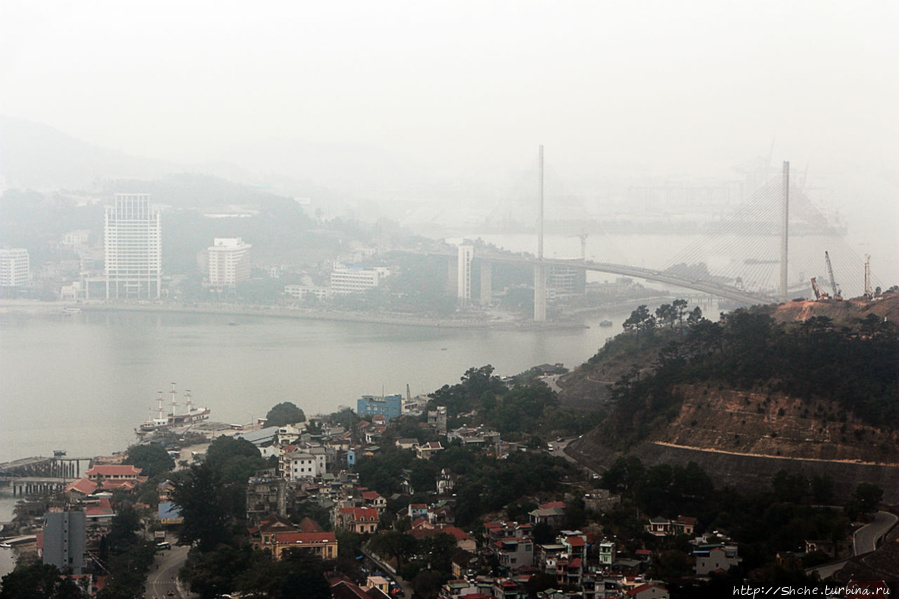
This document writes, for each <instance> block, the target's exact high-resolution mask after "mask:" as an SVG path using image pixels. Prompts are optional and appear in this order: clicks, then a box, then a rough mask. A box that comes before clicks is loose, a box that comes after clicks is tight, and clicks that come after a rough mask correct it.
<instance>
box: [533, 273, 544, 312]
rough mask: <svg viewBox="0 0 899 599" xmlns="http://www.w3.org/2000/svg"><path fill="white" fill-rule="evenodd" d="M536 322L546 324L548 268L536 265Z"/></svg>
mask: <svg viewBox="0 0 899 599" xmlns="http://www.w3.org/2000/svg"><path fill="white" fill-rule="evenodd" d="M534 322H546V266H544V265H543V263H542V262H538V263H537V264H536V265H534Z"/></svg>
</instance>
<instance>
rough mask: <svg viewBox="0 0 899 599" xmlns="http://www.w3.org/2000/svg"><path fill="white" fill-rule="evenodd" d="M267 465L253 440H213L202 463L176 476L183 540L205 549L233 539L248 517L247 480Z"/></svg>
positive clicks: (209, 549)
mask: <svg viewBox="0 0 899 599" xmlns="http://www.w3.org/2000/svg"><path fill="white" fill-rule="evenodd" d="M263 466H264V461H263V460H262V457H261V456H260V454H259V450H258V449H256V447H255V446H254V445H253V444H252V443H250V442H249V441H246V440H244V439H234V438H233V437H219V438H218V439H216V440H215V441H213V442H212V443H211V444H210V445H209V449H208V450H207V451H206V459H205V460H204V461H203V462H202V463H200V464H194V465H193V466H191V467H190V469H189V470H187V471H185V472H179V473H178V474H177V476H175V477H173V478H174V482H175V487H174V490H173V492H172V501H174V502H175V504H177V505H178V507H179V508H180V510H181V516H182V517H183V518H184V523H183V524H182V526H181V529H180V531H179V537H180V540H181V541H182V542H184V543H197V546H198V547H199V548H200V550H201V551H211V550H213V549H215V548H216V547H217V546H218V545H219V544H221V543H230V542H232V541H233V536H234V535H233V533H232V527H233V526H234V525H235V524H237V523H240V522H243V520H244V519H245V518H246V502H247V499H246V492H247V481H248V480H249V478H250V476H251V475H252V474H253V473H254V472H255V471H256V470H259V469H260V468H262V467H263ZM213 499H214V500H213Z"/></svg>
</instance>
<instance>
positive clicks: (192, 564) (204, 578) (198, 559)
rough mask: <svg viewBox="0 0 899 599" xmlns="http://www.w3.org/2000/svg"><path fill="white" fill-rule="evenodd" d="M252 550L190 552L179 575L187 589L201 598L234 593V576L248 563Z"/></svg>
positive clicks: (244, 568) (231, 549)
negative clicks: (187, 584) (186, 584)
mask: <svg viewBox="0 0 899 599" xmlns="http://www.w3.org/2000/svg"><path fill="white" fill-rule="evenodd" d="M252 554H253V552H252V549H251V548H250V546H249V545H243V546H241V547H240V548H239V549H237V548H234V547H231V546H229V545H222V546H220V547H219V548H217V549H216V550H215V551H210V552H208V553H202V552H200V551H191V552H190V553H189V554H188V556H187V561H186V562H185V564H184V567H183V568H182V569H181V572H180V574H179V576H180V577H181V578H182V579H183V580H186V581H187V582H188V583H189V584H190V590H191V592H193V593H198V594H199V595H200V597H201V598H202V599H213V598H214V597H219V596H221V595H223V594H225V593H230V592H232V591H234V589H235V588H236V586H237V582H236V581H237V577H239V576H240V575H241V574H243V573H244V572H246V571H247V569H249V567H250V565H251V563H252Z"/></svg>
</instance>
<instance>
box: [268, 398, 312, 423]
mask: <svg viewBox="0 0 899 599" xmlns="http://www.w3.org/2000/svg"><path fill="white" fill-rule="evenodd" d="M297 422H306V414H305V413H303V410H301V409H300V408H298V407H297V406H296V404H294V403H293V402H290V401H282V402H281V403H279V404H277V405H276V406H273V407H272V409H271V410H269V411H268V414H266V415H265V426H284V425H286V424H296V423H297Z"/></svg>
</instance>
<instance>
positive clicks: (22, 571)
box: [0, 563, 84, 599]
mask: <svg viewBox="0 0 899 599" xmlns="http://www.w3.org/2000/svg"><path fill="white" fill-rule="evenodd" d="M83 596H84V595H83V594H82V592H81V589H79V588H78V585H76V584H75V583H74V582H73V581H72V580H71V579H68V578H62V577H61V572H60V571H59V569H58V568H57V567H56V566H52V565H50V564H40V563H35V564H30V565H27V566H19V567H17V568H16V569H15V570H13V571H12V572H10V573H9V574H7V575H6V576H4V577H3V578H2V580H0V599H35V598H36V597H40V598H41V599H81V598H82V597H83Z"/></svg>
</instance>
